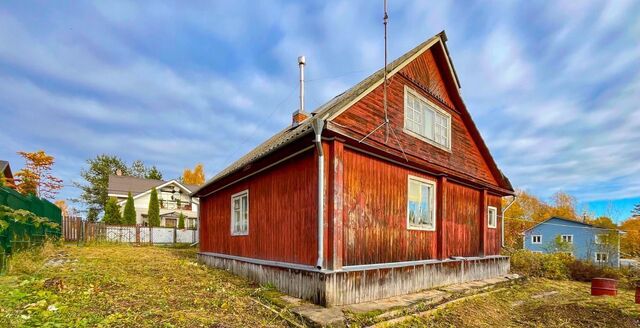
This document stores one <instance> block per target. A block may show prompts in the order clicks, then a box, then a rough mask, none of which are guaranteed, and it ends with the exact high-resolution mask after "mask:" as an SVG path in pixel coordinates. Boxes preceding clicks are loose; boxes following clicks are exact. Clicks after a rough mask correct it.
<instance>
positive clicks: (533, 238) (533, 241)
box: [531, 235, 542, 245]
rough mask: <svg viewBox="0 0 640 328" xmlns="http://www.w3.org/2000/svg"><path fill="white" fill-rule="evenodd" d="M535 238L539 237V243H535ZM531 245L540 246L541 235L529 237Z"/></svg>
mask: <svg viewBox="0 0 640 328" xmlns="http://www.w3.org/2000/svg"><path fill="white" fill-rule="evenodd" d="M535 237H540V241H538V242H536V241H535ZM531 244H533V245H541V244H542V235H531Z"/></svg>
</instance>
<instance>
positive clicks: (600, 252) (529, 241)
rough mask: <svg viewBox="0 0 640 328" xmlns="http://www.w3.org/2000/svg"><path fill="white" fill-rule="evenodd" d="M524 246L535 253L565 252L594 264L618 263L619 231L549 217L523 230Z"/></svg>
mask: <svg viewBox="0 0 640 328" xmlns="http://www.w3.org/2000/svg"><path fill="white" fill-rule="evenodd" d="M523 235H524V236H523V238H524V240H523V243H524V248H525V249H528V250H530V251H532V252H536V253H557V252H563V253H569V254H571V255H573V256H574V257H575V258H577V259H581V260H585V261H590V262H593V263H595V264H601V265H609V266H614V267H619V266H620V238H619V237H620V231H618V230H611V229H604V228H598V227H596V226H593V225H591V224H587V223H583V222H578V221H575V220H570V219H565V218H559V217H552V218H549V219H547V220H545V221H542V222H540V223H538V224H536V225H535V226H533V227H531V228H529V229H528V230H525V231H524V234H523Z"/></svg>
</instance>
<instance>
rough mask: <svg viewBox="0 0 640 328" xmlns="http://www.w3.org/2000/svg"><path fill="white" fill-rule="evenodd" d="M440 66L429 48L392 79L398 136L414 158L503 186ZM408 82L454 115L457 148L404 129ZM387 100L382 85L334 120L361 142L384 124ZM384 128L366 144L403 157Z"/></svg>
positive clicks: (392, 109) (393, 114) (390, 86)
mask: <svg viewBox="0 0 640 328" xmlns="http://www.w3.org/2000/svg"><path fill="white" fill-rule="evenodd" d="M440 70H441V68H439V66H438V64H437V63H436V61H435V59H434V55H433V53H432V50H427V51H426V52H424V53H423V54H422V55H420V56H419V57H418V58H416V59H415V61H413V62H412V63H411V64H409V65H407V66H406V67H405V68H403V69H402V70H400V72H399V73H397V74H395V75H393V76H392V77H391V78H390V79H389V82H388V89H387V92H388V108H389V119H390V121H391V123H392V126H393V128H394V129H395V131H396V134H397V136H398V139H399V140H400V143H401V144H402V147H403V149H404V151H405V152H406V153H407V154H408V155H411V159H412V160H415V161H422V162H426V163H430V164H431V165H434V166H437V167H439V170H440V171H442V172H444V173H448V174H454V175H460V174H462V175H464V176H465V177H470V178H472V179H478V180H481V181H484V182H487V183H489V184H491V185H496V186H497V185H498V184H497V182H496V179H495V177H494V176H493V175H492V173H491V171H490V169H489V167H488V165H487V163H486V161H485V159H484V158H483V156H482V155H481V153H480V150H479V148H478V146H477V145H476V143H475V141H474V139H473V138H472V137H471V135H470V133H469V131H468V130H467V127H466V126H465V123H464V122H463V119H462V117H461V115H460V114H459V113H458V112H457V109H456V108H454V107H453V102H452V101H451V99H450V97H451V96H450V91H448V90H447V88H446V86H445V83H444V81H443V79H442V74H441V71H440ZM405 85H407V86H409V87H411V88H412V89H413V90H415V91H416V92H418V93H419V94H421V95H422V96H423V97H425V98H427V99H430V100H431V101H433V102H435V103H436V104H439V105H440V108H441V109H443V110H445V111H447V112H448V113H449V114H451V128H452V133H451V135H452V140H451V144H452V147H451V149H452V150H451V152H447V151H445V150H442V149H440V148H438V147H435V146H433V145H431V144H428V143H426V142H424V141H423V140H421V139H418V138H416V137H413V136H411V135H409V134H406V133H404V132H403V127H404V86H405ZM382 102H383V87H382V86H379V87H377V88H376V89H374V90H373V91H372V92H371V93H369V94H368V95H366V96H364V98H362V99H361V100H360V101H358V102H357V103H355V104H354V105H352V106H351V107H350V108H349V109H347V110H346V111H345V112H344V113H342V114H341V115H339V116H338V117H336V118H335V119H334V122H336V123H338V124H339V125H340V126H343V127H345V129H346V132H347V133H348V134H349V135H350V136H352V137H353V138H355V139H356V140H359V139H360V138H361V137H362V136H364V135H366V134H368V133H369V132H371V131H373V130H374V129H375V128H376V127H377V126H378V125H379V124H380V123H381V122H382V120H383V111H382V105H381V104H382ZM384 130H385V129H379V130H378V131H377V132H376V133H374V134H372V135H371V136H370V137H369V138H368V139H367V141H366V142H367V143H369V144H372V145H375V146H376V147H379V148H380V149H384V150H386V151H390V152H392V153H394V154H397V155H399V154H400V149H399V147H398V146H397V143H396V140H395V138H393V136H392V137H391V138H390V141H389V142H387V143H385V142H384V135H385V132H384Z"/></svg>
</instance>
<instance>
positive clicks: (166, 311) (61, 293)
mask: <svg viewBox="0 0 640 328" xmlns="http://www.w3.org/2000/svg"><path fill="white" fill-rule="evenodd" d="M195 252H196V251H195V249H174V248H164V247H133V246H128V245H99V246H89V247H76V246H59V247H53V246H50V245H49V246H45V248H44V249H43V250H42V251H33V252H29V253H23V254H21V255H19V256H16V258H14V259H13V261H12V267H11V268H10V270H9V272H8V273H7V275H5V276H2V277H0V326H3V327H4V326H7V327H33V326H51V327H96V326H97V327H132V326H135V327H227V326H228V327H247V326H254V327H263V326H283V325H285V322H284V321H283V320H282V319H281V318H279V317H278V316H277V315H275V314H274V313H273V312H271V311H269V310H268V309H266V308H264V307H262V306H260V305H258V304H256V303H255V302H254V301H252V299H251V295H252V293H254V292H255V291H256V289H257V288H258V286H256V285H255V284H251V283H250V282H248V281H247V280H245V279H242V278H239V277H237V276H234V275H232V274H230V273H228V272H226V271H223V270H215V269H211V268H208V267H206V266H203V265H201V264H198V263H196V262H195Z"/></svg>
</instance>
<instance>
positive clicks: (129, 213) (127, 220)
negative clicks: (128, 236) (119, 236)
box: [122, 192, 136, 225]
mask: <svg viewBox="0 0 640 328" xmlns="http://www.w3.org/2000/svg"><path fill="white" fill-rule="evenodd" d="M122 221H123V222H122V223H123V224H126V225H135V224H136V208H135V206H134V204H133V196H131V192H129V196H128V197H127V202H126V203H125V204H124V217H123V218H122Z"/></svg>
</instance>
